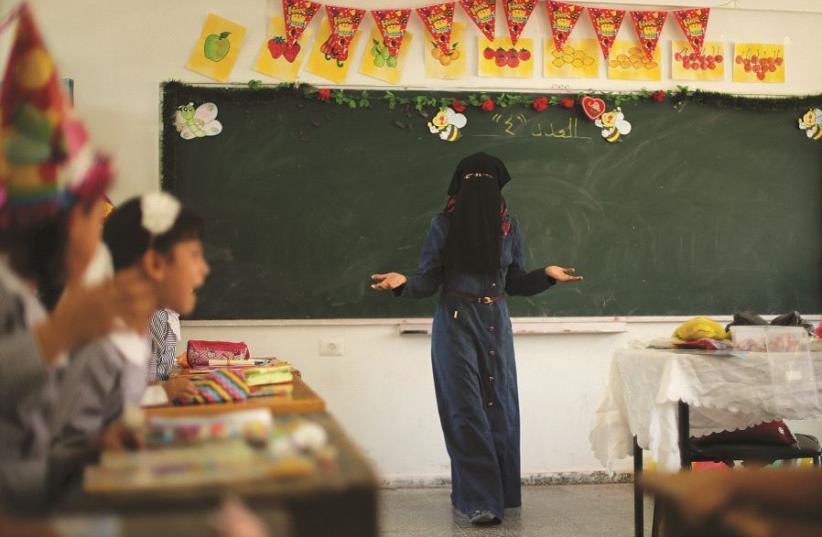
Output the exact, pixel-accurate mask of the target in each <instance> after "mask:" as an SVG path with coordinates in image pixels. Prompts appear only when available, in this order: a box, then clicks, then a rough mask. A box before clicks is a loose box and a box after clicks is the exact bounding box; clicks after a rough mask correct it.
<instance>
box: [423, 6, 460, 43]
mask: <svg viewBox="0 0 822 537" xmlns="http://www.w3.org/2000/svg"><path fill="white" fill-rule="evenodd" d="M417 14H418V15H419V16H420V18H421V19H422V22H423V24H425V27H426V28H428V31H429V32H430V33H431V37H433V38H434V42H435V43H436V44H437V47H439V49H440V51H442V53H443V54H450V53H451V31H452V30H453V29H454V2H446V3H444V4H436V5H433V6H426V7H420V8H417Z"/></svg>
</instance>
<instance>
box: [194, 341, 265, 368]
mask: <svg viewBox="0 0 822 537" xmlns="http://www.w3.org/2000/svg"><path fill="white" fill-rule="evenodd" d="M186 354H187V355H188V365H189V367H191V368H192V369H206V368H208V367H209V365H208V361H209V360H228V361H231V360H248V359H249V358H250V357H251V353H249V352H248V346H247V345H246V344H245V343H242V342H239V343H235V342H232V341H207V340H203V339H192V340H190V341H189V342H188V347H187V348H186Z"/></svg>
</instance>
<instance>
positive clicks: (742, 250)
mask: <svg viewBox="0 0 822 537" xmlns="http://www.w3.org/2000/svg"><path fill="white" fill-rule="evenodd" d="M428 95H431V96H435V97H443V96H447V95H445V94H436V93H431V94H428ZM188 102H193V103H194V104H195V105H199V104H201V103H204V102H213V103H215V104H216V105H217V107H218V109H219V112H218V118H217V119H218V120H219V121H220V122H221V123H222V126H223V131H222V133H220V134H219V135H217V136H213V137H205V138H196V139H193V140H183V139H182V138H181V137H180V136H179V134H177V132H176V131H175V129H174V124H173V123H174V122H173V117H174V112H175V109H176V107H177V106H179V105H183V104H186V103H188ZM781 108H783V109H782V110H779V111H761V110H760V111H754V110H751V109H745V107H744V106H743V107H741V108H740V107H739V106H721V107H720V106H712V105H706V104H699V103H696V102H688V103H687V104H686V105H685V106H682V107H678V108H675V107H673V106H672V105H671V103H670V102H666V103H663V104H658V103H654V102H652V101H650V100H648V101H644V102H630V103H625V104H623V110H624V113H625V116H626V119H627V120H628V121H630V122H631V124H632V125H633V130H632V132H631V133H630V134H629V135H627V136H624V137H623V140H622V142H621V143H614V144H609V143H606V142H605V141H604V140H603V139H602V136H601V132H600V129H599V128H597V127H596V126H595V125H594V124H593V122H591V121H589V120H588V119H587V118H585V117H584V116H583V115H582V114H581V112H580V111H578V110H570V111H569V110H566V109H563V108H560V107H551V108H549V109H548V110H547V111H546V112H543V113H537V112H535V111H533V110H531V109H529V108H526V107H523V106H517V107H509V108H505V109H498V110H497V111H496V113H486V112H483V111H481V110H479V109H471V110H468V111H467V112H466V113H465V114H466V117H467V121H468V123H467V125H466V126H465V128H464V129H462V134H463V136H462V138H461V139H459V140H458V141H456V142H454V143H448V142H444V141H442V140H440V139H438V138H437V137H436V136H434V135H432V134H430V133H429V132H428V129H427V127H426V121H427V120H426V118H424V117H422V116H421V115H420V113H418V112H417V111H416V110H414V109H413V107H408V106H398V107H397V108H396V109H395V110H393V111H392V110H389V109H388V107H387V106H386V104H385V103H384V102H374V103H372V106H371V107H370V108H361V109H350V108H348V107H346V106H340V105H336V104H333V103H323V102H320V101H318V100H316V99H307V98H305V97H304V96H302V95H301V94H300V93H299V92H294V91H276V90H275V89H273V88H263V89H251V88H247V87H236V88H228V89H227V88H224V87H203V86H201V87H193V86H188V85H183V84H178V83H168V84H165V85H164V87H163V107H162V110H163V140H162V176H163V185H164V187H165V188H167V189H168V190H170V191H171V192H173V193H175V194H176V195H178V196H179V197H180V198H181V199H182V200H184V202H185V203H186V204H188V205H190V206H192V207H193V208H195V209H196V210H198V211H200V212H201V213H202V214H203V215H205V217H206V219H207V237H206V241H205V244H206V253H207V256H208V258H209V261H210V263H211V268H212V272H211V275H210V277H209V280H208V282H207V284H206V285H205V287H204V288H203V290H202V291H201V293H200V302H199V305H198V307H197V310H196V312H195V315H194V318H197V319H304V318H311V319H322V318H391V317H426V316H430V315H431V314H432V311H433V305H434V300H436V298H432V299H430V300H421V301H411V300H400V299H394V298H392V297H391V296H390V295H389V294H381V293H377V292H375V291H373V290H371V289H370V287H369V278H368V277H369V275H370V274H371V273H373V272H380V271H389V270H397V271H403V272H406V273H408V272H412V271H414V270H415V268H416V263H417V258H418V255H419V251H420V248H421V245H422V242H423V239H424V237H425V234H426V231H427V229H428V226H429V224H430V221H431V218H432V217H433V216H434V215H435V214H436V213H437V212H438V211H440V210H441V209H442V207H443V205H444V202H445V191H446V188H447V185H448V181H449V179H450V176H451V173H452V171H453V169H454V167H455V165H456V164H457V162H458V161H459V160H460V159H461V158H462V157H463V156H465V155H468V154H470V153H472V152H474V151H479V150H482V151H486V152H489V153H491V154H494V155H497V156H499V157H500V158H501V159H503V161H504V162H505V163H506V164H507V166H508V169H509V171H510V172H511V175H512V177H513V181H512V182H511V183H510V184H509V185H508V186H507V187H506V188H505V190H504V195H505V196H506V199H507V202H508V206H509V208H510V210H511V212H512V214H513V215H514V216H515V217H516V218H517V219H518V220H519V222H520V224H521V229H522V231H523V236H524V239H525V245H526V251H527V255H526V261H527V263H528V264H529V268H536V267H539V266H541V265H545V264H560V265H566V266H574V267H576V268H577V270H578V271H579V272H580V273H582V274H583V275H585V277H586V280H585V281H584V282H582V283H580V284H575V285H561V286H557V287H555V288H553V289H552V290H550V291H549V292H547V293H543V294H541V295H538V296H535V297H530V298H519V297H517V298H512V299H511V300H510V301H509V305H510V309H511V312H512V314H513V315H515V316H578V315H579V316H589V315H609V316H610V315H681V314H684V315H690V314H728V313H732V312H734V311H736V310H739V309H750V310H753V311H757V312H760V313H772V312H782V311H787V310H792V309H797V310H799V311H801V312H803V313H819V312H822V285H820V275H822V241H820V231H822V142H814V141H811V140H809V139H808V138H807V137H806V136H805V135H804V133H803V132H802V131H800V130H799V129H798V127H797V119H798V118H799V116H800V115H802V114H803V113H804V112H805V111H807V106H801V105H798V104H797V105H796V106H783V107H781ZM431 110H432V109H429V114H430V111H431Z"/></svg>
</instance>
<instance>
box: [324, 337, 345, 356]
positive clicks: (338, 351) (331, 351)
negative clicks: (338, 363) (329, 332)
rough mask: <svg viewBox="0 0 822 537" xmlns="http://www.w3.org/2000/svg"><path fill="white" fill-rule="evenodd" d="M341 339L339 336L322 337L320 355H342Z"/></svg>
mask: <svg viewBox="0 0 822 537" xmlns="http://www.w3.org/2000/svg"><path fill="white" fill-rule="evenodd" d="M342 355H343V340H342V339H340V338H323V339H321V340H320V356H342Z"/></svg>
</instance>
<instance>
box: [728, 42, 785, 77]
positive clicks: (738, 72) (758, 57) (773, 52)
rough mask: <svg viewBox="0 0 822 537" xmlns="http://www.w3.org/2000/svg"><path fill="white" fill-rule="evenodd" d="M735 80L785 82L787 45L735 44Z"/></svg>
mask: <svg viewBox="0 0 822 537" xmlns="http://www.w3.org/2000/svg"><path fill="white" fill-rule="evenodd" d="M733 60H734V74H733V81H734V82H771V83H775V84H783V83H784V82H785V46H784V45H776V44H768V43H736V44H734V58H733Z"/></svg>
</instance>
